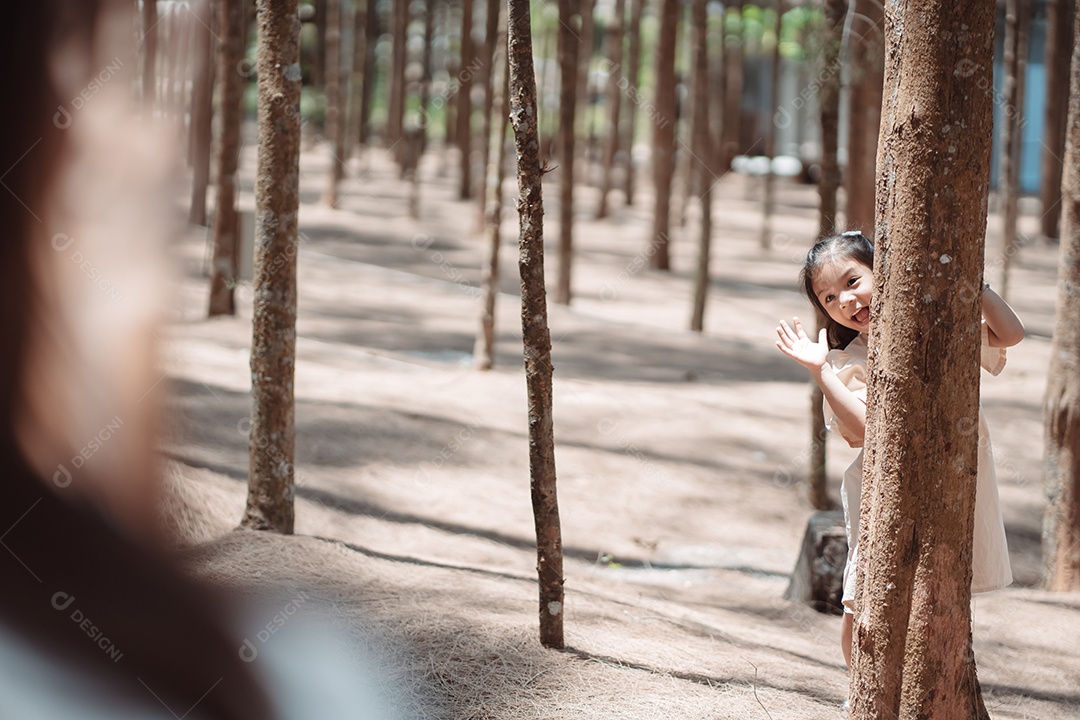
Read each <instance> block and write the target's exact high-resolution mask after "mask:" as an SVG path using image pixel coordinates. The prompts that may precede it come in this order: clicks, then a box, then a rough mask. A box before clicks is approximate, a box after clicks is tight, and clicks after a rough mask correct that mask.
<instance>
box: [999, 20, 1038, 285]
mask: <svg viewBox="0 0 1080 720" xmlns="http://www.w3.org/2000/svg"><path fill="white" fill-rule="evenodd" d="M1030 26H1031V4H1030V3H1029V2H1028V0H1005V60H1004V63H1003V65H1002V71H1003V73H1004V78H1003V80H1002V95H1003V96H1004V98H1005V105H1004V106H1003V107H1002V108H1001V165H1000V166H999V168H998V194H999V196H1000V197H1001V203H1000V206H1001V230H1002V241H1001V280H1000V282H999V286H998V294H999V295H1001V297H1002V298H1003V299H1005V300H1008V298H1009V268H1010V267H1011V266H1012V258H1013V255H1015V254H1016V251H1017V245H1016V222H1017V216H1018V213H1019V208H1018V200H1019V199H1020V146H1021V144H1022V139H1023V138H1022V132H1023V126H1024V124H1025V123H1024V122H1022V121H1021V118H1022V117H1023V114H1024V85H1025V82H1024V76H1025V75H1026V74H1027V45H1028V28H1029V27H1030Z"/></svg>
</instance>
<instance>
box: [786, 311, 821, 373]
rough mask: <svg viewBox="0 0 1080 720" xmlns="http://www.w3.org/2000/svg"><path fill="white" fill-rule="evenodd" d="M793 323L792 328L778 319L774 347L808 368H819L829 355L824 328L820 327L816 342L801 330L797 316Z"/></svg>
mask: <svg viewBox="0 0 1080 720" xmlns="http://www.w3.org/2000/svg"><path fill="white" fill-rule="evenodd" d="M793 324H794V326H795V328H794V329H792V328H791V327H789V326H788V324H787V323H786V322H784V321H783V320H781V321H780V325H779V326H778V327H777V328H776V335H777V337H778V338H779V339H778V340H777V341H776V347H778V348H780V352H782V353H784V354H785V355H787V356H788V357H789V358H791V359H793V360H794V361H795V362H797V363H799V364H800V365H802V366H803V367H805V368H807V369H808V370H820V369H821V366H822V365H824V364H825V360H826V358H827V357H828V356H829V343H828V342H827V341H826V339H825V329H824V328H822V329H821V332H820V333H818V340H817V342H814V341H813V340H812V339H810V338H809V337H808V336H807V334H806V331H805V330H803V326H802V323H801V322H799V318H794V322H793Z"/></svg>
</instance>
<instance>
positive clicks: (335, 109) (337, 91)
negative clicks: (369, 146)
mask: <svg viewBox="0 0 1080 720" xmlns="http://www.w3.org/2000/svg"><path fill="white" fill-rule="evenodd" d="M342 15H343V8H342V7H341V0H326V68H325V72H326V144H327V146H328V147H329V148H330V171H329V172H328V173H327V178H326V191H325V192H324V193H323V198H322V200H323V204H324V205H326V206H328V207H336V206H337V196H338V182H339V181H340V180H341V178H343V177H345V93H346V90H347V87H348V86H347V83H346V82H345V78H344V72H343V70H342V64H341V19H342Z"/></svg>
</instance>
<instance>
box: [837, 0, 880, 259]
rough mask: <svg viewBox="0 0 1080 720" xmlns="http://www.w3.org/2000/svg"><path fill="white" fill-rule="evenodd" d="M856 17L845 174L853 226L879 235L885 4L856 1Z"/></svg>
mask: <svg viewBox="0 0 1080 720" xmlns="http://www.w3.org/2000/svg"><path fill="white" fill-rule="evenodd" d="M854 11H855V16H854V17H853V18H852V19H851V38H850V40H849V42H850V43H851V45H850V47H851V101H850V116H849V117H850V124H849V125H848V161H847V170H846V172H845V173H844V189H845V190H846V194H847V205H846V207H845V210H846V212H845V215H846V217H847V222H846V223H845V226H846V227H847V229H848V230H861V231H862V233H863V234H864V235H866V236H867V237H871V238H872V237H873V236H874V208H875V204H874V191H875V188H876V187H877V180H876V176H875V173H876V171H877V142H878V133H879V131H880V129H881V83H882V80H883V75H884V73H885V45H884V43H883V42H882V34H881V33H882V30H883V28H882V22H883V20H884V15H883V13H884V9H883V8H882V5H881V3H880V2H879V0H856V2H855V9H854Z"/></svg>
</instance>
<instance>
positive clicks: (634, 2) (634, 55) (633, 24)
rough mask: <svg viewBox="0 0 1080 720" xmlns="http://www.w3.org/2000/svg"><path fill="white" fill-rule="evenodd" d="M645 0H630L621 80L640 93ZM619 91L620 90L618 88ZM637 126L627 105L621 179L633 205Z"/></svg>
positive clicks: (632, 107)
mask: <svg viewBox="0 0 1080 720" xmlns="http://www.w3.org/2000/svg"><path fill="white" fill-rule="evenodd" d="M644 4H645V0H630V27H629V28H628V29H627V34H628V35H629V36H630V44H629V47H627V49H626V50H627V58H626V72H625V73H623V80H624V81H625V82H626V83H627V87H628V88H633V89H634V92H638V93H640V92H641V89H640V88H639V87H638V79H639V77H640V75H641V12H642V6H643V5H644ZM619 89H620V90H621V89H622V88H619ZM636 125H637V105H635V104H634V103H629V104H627V106H626V121H625V122H624V123H623V127H622V128H621V132H622V134H623V139H622V141H621V145H622V146H623V147H624V148H626V177H625V178H623V192H624V193H625V195H626V204H627V205H633V204H634V181H635V177H634V135H635V133H636V129H637V128H636Z"/></svg>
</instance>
